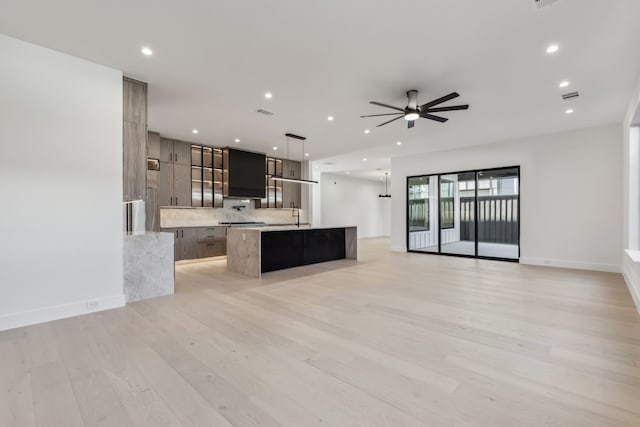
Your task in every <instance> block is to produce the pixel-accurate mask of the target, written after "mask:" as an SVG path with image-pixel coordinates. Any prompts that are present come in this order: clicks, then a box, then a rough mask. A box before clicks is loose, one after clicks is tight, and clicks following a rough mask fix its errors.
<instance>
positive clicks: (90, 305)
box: [86, 300, 100, 310]
mask: <svg viewBox="0 0 640 427" xmlns="http://www.w3.org/2000/svg"><path fill="white" fill-rule="evenodd" d="M86 305H87V310H97V309H98V308H100V301H98V300H93V301H87V304H86Z"/></svg>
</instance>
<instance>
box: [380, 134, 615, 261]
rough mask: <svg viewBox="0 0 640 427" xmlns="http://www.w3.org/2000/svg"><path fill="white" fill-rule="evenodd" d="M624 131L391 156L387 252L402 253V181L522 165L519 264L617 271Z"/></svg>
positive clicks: (545, 137) (403, 223) (404, 214)
mask: <svg viewBox="0 0 640 427" xmlns="http://www.w3.org/2000/svg"><path fill="white" fill-rule="evenodd" d="M621 138H622V127H621V125H620V124H612V125H608V126H601V127H595V128H589V129H582V130H578V131H572V132H564V133H557V134H551V135H543V136H537V137H531V138H526V139H521V140H517V141H511V142H502V143H496V144H490V145H482V146H476V147H470V148H465V149H460V150H452V151H446V152H438V153H428V154H424V155H414V156H408V157H401V158H393V159H392V161H391V162H392V171H393V175H394V180H393V183H392V191H393V194H394V196H395V195H397V197H394V199H392V200H393V206H392V212H391V219H392V230H391V234H392V240H391V244H392V249H393V250H397V251H404V250H405V249H406V247H405V246H406V244H405V232H406V230H405V227H406V225H405V223H406V219H405V218H406V190H405V186H406V177H407V176H411V175H418V174H430V173H443V172H455V171H462V170H469V169H476V168H480V169H483V168H491V167H499V166H518V165H519V166H521V169H520V173H521V187H520V189H521V195H520V198H521V236H520V244H521V262H522V263H530V264H542V265H552V266H562V267H571V268H586V269H595V270H605V271H620V269H621V251H620V248H621V247H622V229H621V226H620V224H621V222H622V208H621V207H622V188H621V185H620V183H621V182H622V171H621V168H620V165H621V162H622V143H621Z"/></svg>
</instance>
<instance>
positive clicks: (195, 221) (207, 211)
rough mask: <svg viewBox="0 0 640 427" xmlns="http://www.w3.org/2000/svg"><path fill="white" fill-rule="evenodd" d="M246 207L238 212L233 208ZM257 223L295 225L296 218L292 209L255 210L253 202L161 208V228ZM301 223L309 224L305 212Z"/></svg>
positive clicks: (226, 202)
mask: <svg viewBox="0 0 640 427" xmlns="http://www.w3.org/2000/svg"><path fill="white" fill-rule="evenodd" d="M240 205H242V206H245V207H244V208H241V210H240V211H237V210H235V209H234V208H233V206H240ZM244 221H255V222H265V223H267V224H293V223H295V222H296V217H295V216H294V212H293V210H292V209H286V208H283V209H255V208H254V207H253V202H251V203H246V202H242V201H241V200H234V199H225V201H224V207H223V208H160V227H161V228H177V227H207V226H212V225H218V224H219V223H220V222H244ZM300 222H301V223H304V222H308V221H307V215H306V212H305V210H304V209H303V210H301V211H300Z"/></svg>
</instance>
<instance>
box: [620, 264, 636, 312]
mask: <svg viewBox="0 0 640 427" xmlns="http://www.w3.org/2000/svg"><path fill="white" fill-rule="evenodd" d="M624 257H625V259H624V261H623V265H622V277H624V281H625V283H626V284H627V289H629V293H630V294H631V298H632V299H633V303H634V304H635V305H636V310H637V311H638V314H640V277H638V275H637V274H636V273H635V271H634V269H633V266H634V261H631V260H630V259H628V255H627V254H624Z"/></svg>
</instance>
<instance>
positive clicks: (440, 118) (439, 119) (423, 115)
mask: <svg viewBox="0 0 640 427" xmlns="http://www.w3.org/2000/svg"><path fill="white" fill-rule="evenodd" d="M420 117H422V118H423V119H429V120H435V121H436V122H440V123H444V122H446V121H447V120H449V119H447V118H446V117H440V116H434V115H433V114H427V113H420Z"/></svg>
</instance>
